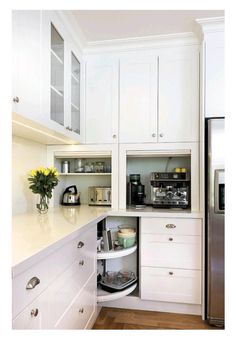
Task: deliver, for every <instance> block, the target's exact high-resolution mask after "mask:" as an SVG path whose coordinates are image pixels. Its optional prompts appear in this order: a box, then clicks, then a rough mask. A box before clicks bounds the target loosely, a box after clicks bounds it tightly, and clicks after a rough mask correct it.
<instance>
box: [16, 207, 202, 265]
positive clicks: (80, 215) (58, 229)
mask: <svg viewBox="0 0 236 338" xmlns="http://www.w3.org/2000/svg"><path fill="white" fill-rule="evenodd" d="M107 216H130V217H158V218H160V217H168V218H172V217H176V218H177V217H180V218H202V214H201V213H197V212H191V211H190V210H170V209H168V210H167V209H154V208H152V207H146V208H144V209H135V208H127V209H124V210H113V209H111V208H110V207H98V206H92V207H91V206H88V205H80V206H76V207H63V206H60V207H55V208H51V209H49V211H48V213H47V214H45V215H40V214H39V213H37V211H32V212H28V213H24V214H20V215H15V216H13V228H12V266H13V268H15V271H18V270H19V269H20V270H21V267H20V268H19V265H21V263H23V262H24V263H26V264H24V265H25V266H26V265H27V261H29V260H30V261H31V264H32V259H33V260H34V258H35V260H36V259H40V256H43V255H45V250H47V253H50V248H51V250H54V249H55V247H56V246H58V247H60V246H61V245H63V243H65V242H66V241H68V240H70V239H72V238H73V236H75V235H77V233H78V230H80V229H82V228H83V227H85V226H89V224H92V223H94V222H99V221H101V220H102V219H104V218H105V217H107Z"/></svg>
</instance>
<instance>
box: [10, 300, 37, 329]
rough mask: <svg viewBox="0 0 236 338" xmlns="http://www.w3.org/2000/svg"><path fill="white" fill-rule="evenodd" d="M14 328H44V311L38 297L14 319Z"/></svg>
mask: <svg viewBox="0 0 236 338" xmlns="http://www.w3.org/2000/svg"><path fill="white" fill-rule="evenodd" d="M32 311H33V312H32ZM36 311H37V312H36ZM12 328H13V329H16V330H38V329H42V311H41V309H40V304H39V301H38V299H36V300H35V301H34V302H33V303H31V304H30V305H28V306H27V307H26V308H25V309H24V311H22V312H21V313H20V314H19V315H18V316H17V317H16V318H15V319H14V320H13V321H12Z"/></svg>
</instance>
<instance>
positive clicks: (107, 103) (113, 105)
mask: <svg viewBox="0 0 236 338" xmlns="http://www.w3.org/2000/svg"><path fill="white" fill-rule="evenodd" d="M118 86H119V61H118V58H115V57H109V56H101V57H90V58H88V60H87V62H86V143H88V144H89V143H117V142H118V90H119V88H118Z"/></svg>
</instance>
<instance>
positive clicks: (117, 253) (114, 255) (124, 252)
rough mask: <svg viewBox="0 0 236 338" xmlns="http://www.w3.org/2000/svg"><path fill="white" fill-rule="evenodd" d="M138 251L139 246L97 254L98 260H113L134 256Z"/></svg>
mask: <svg viewBox="0 0 236 338" xmlns="http://www.w3.org/2000/svg"><path fill="white" fill-rule="evenodd" d="M136 250H137V245H134V246H132V247H131V248H127V249H122V250H111V251H103V252H98V253H97V259H113V258H119V257H124V256H128V255H130V254H132V253H133V252H135V251H136Z"/></svg>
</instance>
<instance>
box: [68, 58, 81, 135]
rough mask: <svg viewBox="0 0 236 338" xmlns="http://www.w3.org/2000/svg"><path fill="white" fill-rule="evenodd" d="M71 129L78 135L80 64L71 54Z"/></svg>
mask: <svg viewBox="0 0 236 338" xmlns="http://www.w3.org/2000/svg"><path fill="white" fill-rule="evenodd" d="M70 109H71V129H72V131H74V132H75V133H77V134H80V62H79V60H78V59H77V57H76V56H75V54H74V53H73V52H71V106H70Z"/></svg>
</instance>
